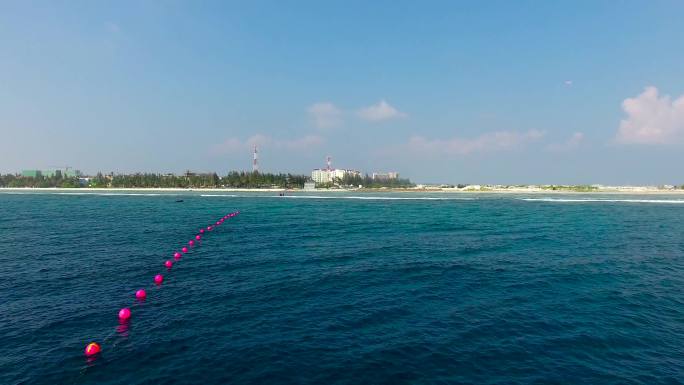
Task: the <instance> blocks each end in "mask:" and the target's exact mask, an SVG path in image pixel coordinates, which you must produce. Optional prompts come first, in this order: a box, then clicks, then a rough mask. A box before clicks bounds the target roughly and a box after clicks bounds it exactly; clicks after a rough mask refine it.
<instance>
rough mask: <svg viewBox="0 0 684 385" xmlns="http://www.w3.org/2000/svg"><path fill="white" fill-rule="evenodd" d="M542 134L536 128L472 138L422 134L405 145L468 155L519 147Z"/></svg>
mask: <svg viewBox="0 0 684 385" xmlns="http://www.w3.org/2000/svg"><path fill="white" fill-rule="evenodd" d="M543 136H544V132H543V131H538V130H529V131H527V132H518V131H495V132H488V133H484V134H482V135H480V136H477V137H474V138H462V137H455V138H451V139H433V140H429V139H426V138H424V137H422V136H413V137H411V138H410V139H409V141H408V144H407V147H408V149H409V150H410V151H413V152H423V153H442V154H450V155H469V154H473V153H478V152H488V151H500V150H510V149H515V148H520V147H523V146H524V145H525V144H527V143H529V142H532V141H536V140H539V139H541V138H542V137H543Z"/></svg>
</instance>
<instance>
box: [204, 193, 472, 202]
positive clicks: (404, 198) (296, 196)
mask: <svg viewBox="0 0 684 385" xmlns="http://www.w3.org/2000/svg"><path fill="white" fill-rule="evenodd" d="M200 196H203V197H229V198H269V199H272V198H279V199H281V198H288V199H361V200H431V201H433V200H435V201H436V200H467V201H469V200H475V199H477V198H449V197H387V196H379V197H373V196H365V197H364V196H325V195H285V196H278V195H228V194H202V195H200Z"/></svg>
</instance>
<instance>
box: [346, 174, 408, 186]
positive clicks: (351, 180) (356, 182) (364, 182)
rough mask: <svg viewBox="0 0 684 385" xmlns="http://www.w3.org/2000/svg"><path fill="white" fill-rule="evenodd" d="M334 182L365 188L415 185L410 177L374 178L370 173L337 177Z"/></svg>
mask: <svg viewBox="0 0 684 385" xmlns="http://www.w3.org/2000/svg"><path fill="white" fill-rule="evenodd" d="M334 184H336V185H340V186H363V187H365V188H381V187H389V188H408V187H413V186H415V185H414V184H413V183H412V182H411V181H410V180H408V179H400V178H396V179H373V178H372V177H371V176H370V175H368V174H365V175H350V174H347V175H345V176H344V177H343V178H336V180H335V182H334Z"/></svg>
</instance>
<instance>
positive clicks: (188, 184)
mask: <svg viewBox="0 0 684 385" xmlns="http://www.w3.org/2000/svg"><path fill="white" fill-rule="evenodd" d="M0 188H6V189H20V188H33V189H40V188H45V189H47V188H53V189H54V188H59V189H72V188H73V189H78V188H80V189H84V190H85V189H102V190H105V189H158V190H185V189H206V190H210V189H211V190H223V189H225V190H304V191H307V190H316V191H340V190H355V191H364V190H366V191H388V190H391V191H406V192H480V193H486V192H493V193H634V194H639V193H684V185H667V184H665V185H658V186H606V185H599V184H593V185H556V184H547V185H492V184H486V185H480V184H416V183H413V182H411V181H410V180H409V179H400V178H376V177H373V176H369V175H367V174H366V175H360V174H357V175H344V177H342V178H333V181H332V182H327V183H315V182H313V181H312V179H311V178H310V177H309V176H307V175H299V174H290V173H278V174H275V173H261V172H247V171H231V172H229V173H228V174H226V175H225V176H219V175H218V174H217V173H193V172H189V171H188V172H186V173H184V174H182V175H175V174H158V173H133V174H115V173H109V174H103V173H97V174H96V175H94V176H87V175H82V174H81V173H79V172H75V173H68V172H60V171H59V170H57V171H56V172H52V173H45V174H43V173H33V174H30V175H22V174H5V175H0Z"/></svg>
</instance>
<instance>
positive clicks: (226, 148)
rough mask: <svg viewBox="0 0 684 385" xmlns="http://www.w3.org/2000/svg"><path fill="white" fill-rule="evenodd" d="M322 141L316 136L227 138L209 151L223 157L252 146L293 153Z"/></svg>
mask: <svg viewBox="0 0 684 385" xmlns="http://www.w3.org/2000/svg"><path fill="white" fill-rule="evenodd" d="M324 141H325V140H324V139H323V138H322V137H320V136H318V135H307V136H303V137H301V138H295V139H275V138H273V137H271V136H268V135H262V134H257V135H253V136H251V137H249V138H247V139H245V140H240V139H238V138H228V139H226V140H224V141H223V142H221V143H218V144H215V145H213V146H212V147H211V149H210V151H211V152H212V153H213V154H214V155H223V154H228V153H231V152H245V151H251V150H252V148H253V147H254V146H258V147H266V148H274V149H283V150H291V151H295V150H304V149H306V148H309V147H311V146H318V145H321V144H322V143H323V142H324Z"/></svg>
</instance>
